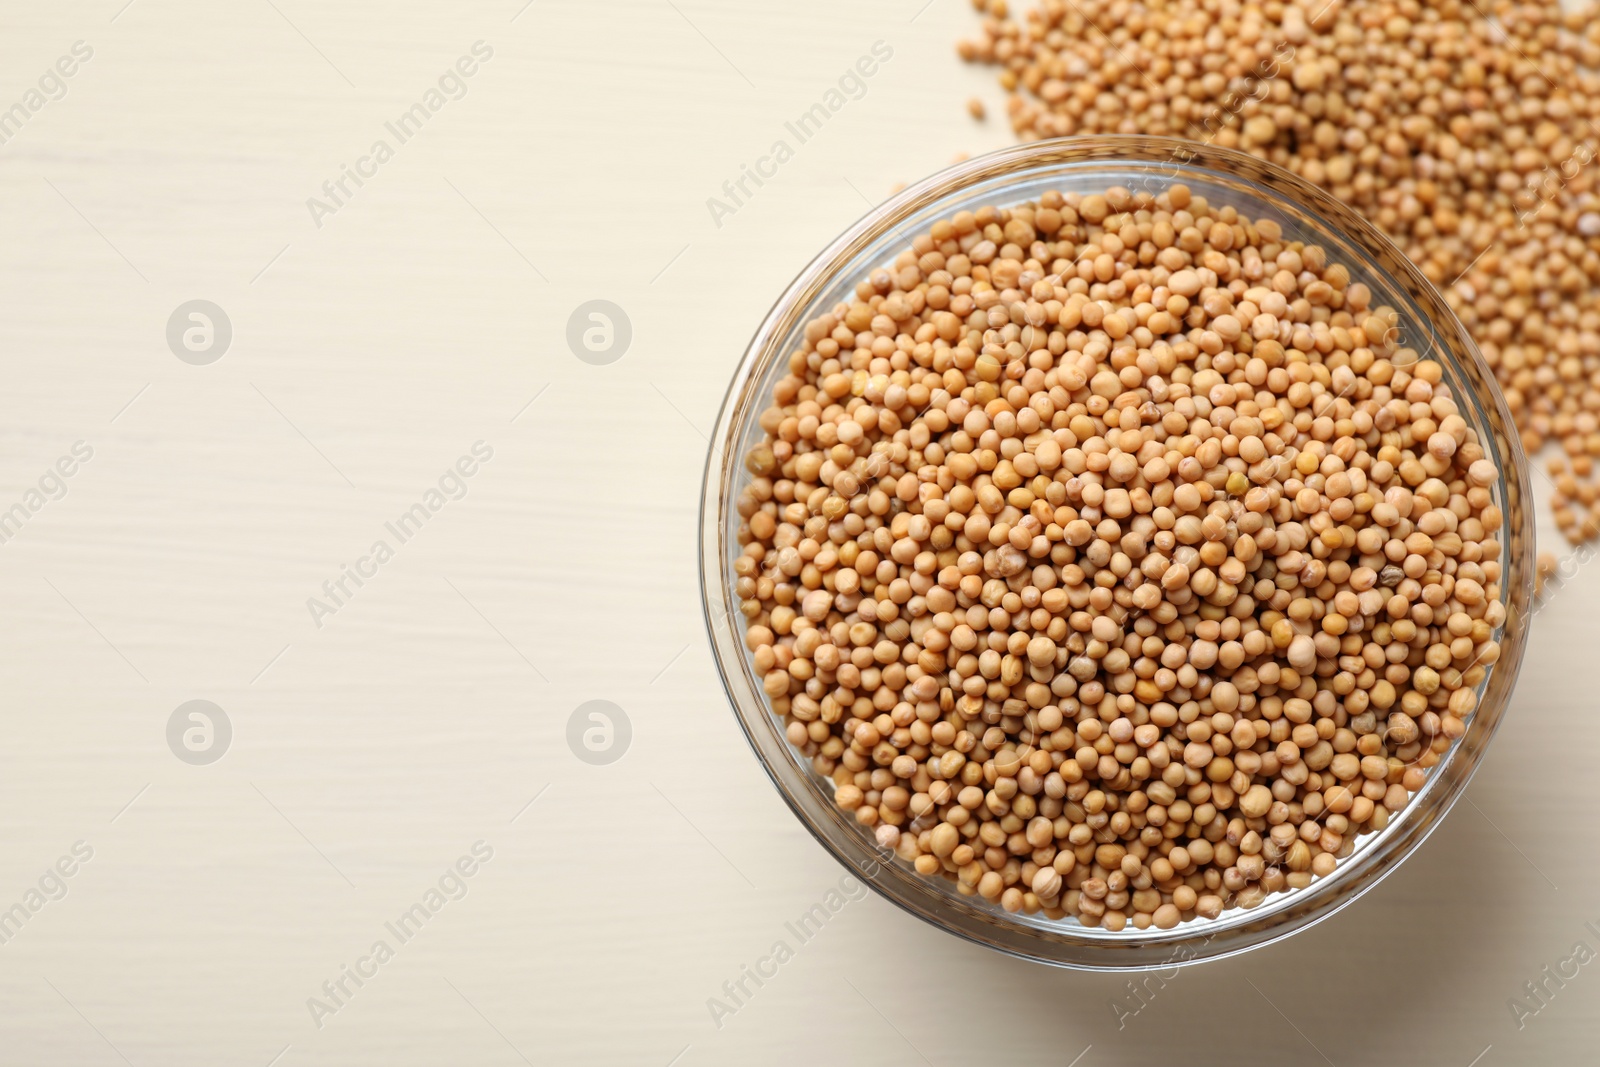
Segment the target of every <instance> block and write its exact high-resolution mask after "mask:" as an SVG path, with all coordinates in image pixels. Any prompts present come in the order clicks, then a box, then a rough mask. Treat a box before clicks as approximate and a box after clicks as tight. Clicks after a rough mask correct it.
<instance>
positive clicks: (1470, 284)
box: [959, 0, 1600, 569]
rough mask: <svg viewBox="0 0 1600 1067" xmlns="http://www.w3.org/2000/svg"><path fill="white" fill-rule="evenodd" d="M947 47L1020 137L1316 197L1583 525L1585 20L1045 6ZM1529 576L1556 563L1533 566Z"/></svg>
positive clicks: (1594, 495)
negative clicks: (1265, 179)
mask: <svg viewBox="0 0 1600 1067" xmlns="http://www.w3.org/2000/svg"><path fill="white" fill-rule="evenodd" d="M974 6H975V7H977V8H978V9H979V10H980V11H981V12H984V14H985V18H984V20H983V22H982V26H981V30H980V32H979V34H978V35H977V37H976V38H975V39H973V40H971V41H966V42H963V43H962V44H961V45H960V49H959V50H960V52H961V54H962V56H964V57H965V58H967V59H969V60H972V61H976V62H984V63H991V64H995V65H997V66H999V67H1000V68H1001V72H1000V78H1001V83H1002V85H1003V86H1004V87H1005V88H1006V89H1008V90H1011V92H1012V96H1011V100H1010V118H1011V123H1012V126H1013V128H1014V129H1015V130H1016V132H1017V134H1018V135H1020V136H1021V137H1022V138H1023V139H1024V140H1035V139H1039V138H1044V137H1054V136H1063V135H1071V134H1110V133H1145V134H1164V135H1168V136H1173V137H1182V138H1188V139H1191V140H1195V141H1200V142H1205V143H1213V144H1217V145H1221V146H1223V147H1228V148H1236V149H1242V150H1244V151H1246V152H1250V153H1252V154H1253V155H1256V156H1259V157H1261V158H1263V159H1266V160H1269V161H1271V162H1273V163H1276V164H1278V165H1279V166H1282V167H1285V168H1287V169H1288V170H1291V171H1293V172H1294V173H1296V174H1299V175H1300V176H1302V177H1304V178H1306V179H1308V180H1310V181H1312V182H1314V183H1316V184H1318V185H1320V186H1322V187H1323V188H1325V189H1327V190H1328V191H1329V192H1330V193H1332V194H1333V195H1334V196H1336V197H1338V198H1339V199H1340V200H1342V201H1344V202H1345V203H1347V204H1350V205H1351V206H1353V207H1355V208H1356V209H1358V210H1360V211H1361V212H1363V213H1364V214H1365V215H1366V216H1367V217H1368V218H1370V219H1371V220H1372V221H1373V222H1374V223H1376V224H1377V225H1378V226H1379V227H1380V228H1381V229H1383V230H1384V231H1385V232H1386V233H1387V234H1388V235H1389V236H1390V237H1392V238H1393V239H1394V240H1395V242H1396V243H1397V244H1398V245H1399V246H1400V247H1401V249H1402V250H1404V251H1405V252H1406V253H1407V255H1409V256H1410V257H1411V259H1412V260H1413V261H1414V262H1415V263H1416V264H1417V265H1418V266H1419V267H1420V268H1421V269H1422V270H1423V272H1424V273H1425V274H1427V276H1428V277H1429V278H1430V279H1431V280H1432V281H1433V282H1434V283H1435V284H1437V285H1439V286H1440V287H1441V288H1443V289H1444V291H1445V295H1446V298H1447V299H1448V300H1449V302H1450V304H1451V306H1452V307H1453V308H1454V309H1455V311H1456V313H1457V314H1458V315H1459V316H1460V318H1461V320H1462V322H1463V323H1465V325H1466V326H1467V328H1468V329H1469V330H1471V331H1472V334H1473V336H1474V338H1475V339H1476V340H1477V342H1478V345H1479V347H1480V348H1481V349H1482V350H1483V354H1484V356H1485V358H1486V359H1487V360H1488V362H1489V363H1490V365H1491V366H1493V368H1494V370H1495V374H1496V377H1497V378H1498V380H1499V382H1500V385H1501V388H1502V390H1503V391H1504V393H1505V397H1506V401H1507V404H1508V406H1509V407H1510V410H1511V413H1512V416H1513V418H1514V419H1515V421H1516V424H1517V426H1518V428H1519V430H1520V431H1521V433H1522V439H1523V444H1524V445H1525V446H1526V448H1527V450H1528V452H1529V454H1530V455H1532V454H1534V453H1537V452H1539V451H1540V450H1541V449H1543V448H1544V447H1545V446H1546V445H1547V444H1548V445H1550V446H1551V447H1550V448H1549V449H1548V450H1547V458H1546V461H1545V462H1546V464H1547V470H1548V473H1549V475H1550V479H1551V482H1552V483H1553V494H1552V497H1553V518H1554V520H1555V524H1556V526H1557V527H1558V529H1559V530H1560V531H1561V532H1562V533H1563V534H1564V535H1565V536H1566V537H1567V538H1568V539H1569V540H1571V541H1573V542H1579V541H1583V540H1586V539H1589V538H1593V537H1595V536H1596V534H1597V533H1600V469H1597V467H1596V459H1597V457H1600V191H1597V186H1596V170H1597V166H1600V163H1597V160H1596V157H1597V155H1600V74H1597V73H1596V71H1597V70H1600V22H1597V21H1596V20H1594V19H1593V17H1592V13H1591V12H1589V11H1585V12H1582V13H1574V14H1563V12H1562V10H1561V7H1560V4H1559V3H1557V2H1556V0H1535V2H1519V3H1509V2H1503V0H1502V2H1491V0H1428V2H1426V3H1423V2H1416V0H1301V2H1287V3H1286V2H1279V0H1139V2H1130V0H1042V2H1040V3H1039V4H1037V5H1036V6H1034V7H1032V8H1030V9H1029V10H1028V11H1027V13H1026V15H1025V16H1024V17H1022V18H1017V17H1015V16H1014V15H1013V14H1012V12H1011V10H1010V7H1009V5H1008V4H1007V3H1006V0H974ZM1543 563H1544V565H1545V567H1546V569H1549V568H1551V567H1553V566H1554V563H1555V559H1554V556H1547V557H1545V558H1544V560H1543Z"/></svg>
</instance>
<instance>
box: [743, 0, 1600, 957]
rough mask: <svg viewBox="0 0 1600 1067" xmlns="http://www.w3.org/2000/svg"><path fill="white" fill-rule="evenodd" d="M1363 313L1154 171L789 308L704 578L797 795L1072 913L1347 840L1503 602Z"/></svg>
mask: <svg viewBox="0 0 1600 1067" xmlns="http://www.w3.org/2000/svg"><path fill="white" fill-rule="evenodd" d="M1047 3H1048V0H1047ZM1323 73H1324V77H1325V79H1327V80H1331V79H1332V78H1333V77H1334V75H1335V72H1334V71H1331V70H1330V71H1324V72H1323ZM1288 118H1289V116H1285V117H1284V121H1285V122H1287V121H1288ZM1274 122H1275V123H1276V122H1277V120H1274ZM1255 132H1256V133H1258V134H1261V135H1262V136H1264V137H1267V138H1268V140H1271V138H1273V137H1276V136H1277V135H1278V131H1277V126H1276V125H1275V127H1274V130H1273V131H1272V132H1271V134H1270V136H1269V134H1268V131H1267V128H1266V126H1265V125H1264V124H1259V123H1258V124H1257V125H1256V127H1255ZM1269 265H1271V266H1272V267H1273V268H1275V269H1269ZM1313 297H1314V299H1313ZM1373 303H1374V297H1373V294H1372V293H1371V292H1370V291H1369V290H1368V289H1367V288H1366V287H1365V286H1364V285H1361V284H1358V283H1355V282H1353V281H1352V280H1351V275H1350V272H1349V271H1348V270H1347V269H1346V268H1345V267H1344V266H1343V265H1341V264H1338V263H1330V262H1329V256H1328V253H1327V252H1326V250H1324V249H1322V248H1320V247H1317V246H1312V245H1304V244H1301V243H1298V242H1292V241H1288V240H1286V239H1285V238H1284V237H1283V235H1282V233H1281V232H1280V231H1279V229H1278V227H1276V226H1275V225H1271V224H1270V223H1266V222H1258V221H1255V220H1252V219H1250V218H1247V217H1244V216H1242V215H1241V214H1240V213H1239V212H1238V211H1237V210H1234V209H1231V208H1221V207H1217V206H1213V205H1211V204H1209V203H1208V202H1207V201H1206V200H1205V198H1203V197H1200V196H1197V195H1194V193H1193V192H1192V191H1191V190H1189V189H1188V188H1186V187H1184V186H1182V185H1175V186H1173V187H1171V188H1170V189H1168V190H1166V191H1165V192H1163V193H1161V194H1160V195H1159V196H1152V195H1151V194H1149V193H1148V192H1139V193H1135V192H1132V191H1130V190H1127V189H1121V188H1118V189H1108V190H1105V191H1104V192H1102V193H1096V194H1093V195H1088V196H1084V195H1080V194H1077V193H1060V192H1051V193H1046V194H1044V195H1043V196H1041V197H1040V198H1039V199H1038V200H1037V201H1033V202H1030V203H1024V204H1019V205H1015V206H1012V207H1008V208H984V209H982V210H981V211H977V212H971V213H967V212H963V213H961V214H959V215H956V216H954V217H952V218H950V219H946V220H942V221H940V222H937V223H935V224H934V225H933V226H932V227H930V229H929V230H928V232H926V233H922V234H920V235H918V236H917V237H916V239H915V242H914V243H913V247H912V248H910V249H908V250H906V251H905V252H903V253H902V254H900V255H899V256H898V257H897V258H896V259H895V260H894V261H893V262H892V263H889V264H885V265H884V268H883V269H882V270H879V271H874V272H872V273H871V274H870V275H869V277H868V278H867V279H865V280H864V282H863V283H862V284H861V285H860V286H859V287H858V288H857V289H856V290H855V295H854V297H853V298H852V299H850V300H847V301H844V302H841V303H840V304H838V305H836V306H834V307H833V308H830V309H828V310H827V311H825V312H824V313H822V314H820V315H818V316H817V317H816V318H815V319H814V320H812V321H811V322H809V323H808V324H807V325H806V327H805V330H804V334H803V336H804V340H803V341H802V342H801V343H800V344H799V345H798V348H797V350H796V351H795V353H794V354H793V355H792V357H791V358H790V361H789V363H788V365H787V374H785V375H784V376H783V377H782V378H781V379H780V380H779V381H778V382H777V383H776V385H775V386H774V388H773V393H772V403H771V406H770V407H768V408H767V409H766V410H765V411H764V412H763V413H762V414H761V416H760V425H761V427H762V428H763V431H764V437H763V440H762V441H761V442H759V443H758V444H757V445H755V446H754V447H753V448H752V449H751V450H750V451H749V453H748V454H747V456H746V460H747V462H746V464H745V469H746V470H747V471H748V473H749V479H748V481H747V482H745V483H744V484H743V486H742V487H741V490H740V492H739V495H738V499H737V510H738V514H739V516H740V524H739V529H738V534H737V540H738V543H739V546H740V553H739V557H738V561H737V562H736V564H735V567H734V570H735V573H736V574H737V575H738V576H739V577H738V589H739V595H740V597H741V602H740V605H739V608H740V611H741V613H742V614H743V615H744V617H745V620H746V632H745V641H746V645H747V647H748V648H749V650H750V655H751V663H752V666H753V667H754V669H755V671H756V673H757V674H758V675H759V676H760V677H761V679H762V686H763V688H764V690H765V692H766V693H767V696H768V698H769V700H770V702H771V707H772V710H773V712H774V713H775V714H776V715H778V716H779V717H780V718H781V719H782V722H783V728H784V731H785V736H786V737H787V738H788V739H789V742H790V744H792V745H794V746H795V747H796V749H797V750H798V751H799V752H800V753H801V754H802V755H803V756H804V757H805V758H806V759H808V760H809V761H810V764H811V767H812V769H813V770H814V771H815V772H816V773H817V774H818V775H819V776H821V777H823V778H825V779H827V780H828V781H829V782H831V783H832V787H833V796H834V801H835V803H836V804H837V805H838V806H839V807H840V808H841V809H842V810H844V811H848V812H850V813H851V814H852V816H853V817H854V819H855V820H856V822H857V823H858V824H860V825H861V826H862V827H863V828H865V829H866V830H868V831H870V832H871V833H872V834H873V835H874V837H875V840H876V841H877V842H878V843H879V844H880V845H881V846H882V847H884V848H890V849H893V850H894V853H895V854H896V855H897V856H898V857H899V858H900V859H901V860H903V861H905V862H907V863H909V864H911V865H912V867H913V868H914V869H915V870H916V871H917V872H918V873H919V874H920V875H922V876H925V877H930V878H943V879H946V880H948V881H950V882H951V883H952V884H953V885H954V886H955V887H956V890H957V891H958V892H960V893H962V894H964V895H968V896H973V897H977V898H979V899H981V900H983V901H987V902H990V903H993V904H997V905H998V906H999V907H1000V908H1002V909H1004V910H1006V911H1010V912H1019V911H1020V912H1025V913H1028V914H1036V913H1041V912H1042V913H1043V914H1045V915H1046V916H1047V917H1051V918H1056V917H1060V918H1068V917H1070V918H1072V919H1074V920H1076V921H1077V922H1079V923H1083V924H1086V925H1093V926H1101V927H1103V928H1105V929H1108V930H1119V929H1123V928H1124V927H1126V926H1128V925H1131V926H1132V927H1133V928H1134V929H1140V930H1142V929H1148V928H1150V927H1152V926H1153V927H1155V928H1157V929H1170V928H1173V927H1176V926H1178V925H1179V924H1181V923H1183V922H1188V921H1192V920H1194V919H1197V918H1215V917H1216V916H1218V915H1220V914H1221V913H1222V912H1223V911H1224V910H1226V909H1228V908H1231V907H1254V906H1257V905H1259V904H1261V903H1262V902H1263V901H1265V900H1267V899H1268V898H1269V897H1270V896H1271V895H1273V894H1275V893H1281V892H1288V891H1292V890H1296V889H1302V888H1305V887H1306V886H1308V885H1310V884H1312V883H1313V882H1314V880H1315V879H1318V878H1325V877H1327V876H1328V875H1329V874H1331V873H1332V872H1333V871H1334V870H1335V869H1336V867H1337V864H1338V862H1339V860H1340V859H1341V858H1343V857H1345V856H1348V855H1349V854H1350V852H1351V850H1352V849H1353V848H1354V846H1355V842H1356V840H1357V838H1359V836H1360V835H1362V834H1364V833H1370V832H1374V831H1377V830H1381V829H1382V828H1383V827H1385V826H1387V825H1388V822H1389V819H1390V818H1391V817H1392V815H1393V814H1394V813H1395V812H1397V811H1399V810H1401V809H1402V808H1403V807H1404V806H1405V804H1406V803H1407V801H1408V798H1409V797H1410V796H1411V794H1413V793H1415V792H1416V791H1417V790H1419V789H1421V788H1422V786H1423V785H1424V784H1425V783H1426V781H1427V777H1428V772H1429V771H1430V769H1431V768H1433V767H1435V766H1437V765H1438V763H1439V761H1440V760H1441V759H1443V758H1444V756H1445V755H1446V754H1447V753H1448V752H1449V751H1450V746H1451V743H1452V741H1453V740H1454V739H1455V738H1458V737H1460V736H1461V735H1462V733H1463V732H1464V731H1465V729H1466V726H1467V722H1468V721H1469V720H1470V718H1471V715H1472V713H1473V711H1474V710H1475V708H1476V704H1477V696H1476V693H1475V687H1476V686H1478V685H1480V684H1481V683H1482V681H1483V679H1484V676H1485V671H1486V669H1487V668H1488V666H1489V665H1491V664H1493V663H1494V662H1495V660H1496V659H1497V658H1498V655H1499V646H1498V644H1497V643H1496V635H1497V634H1498V632H1499V629H1500V627H1501V625H1502V624H1503V623H1504V621H1505V616H1506V611H1505V607H1504V604H1503V601H1502V599H1501V594H1502V587H1501V583H1502V567H1503V563H1502V546H1501V544H1500V542H1499V540H1498V538H1499V537H1500V536H1501V529H1500V528H1501V526H1502V524H1503V518H1502V515H1501V513H1500V510H1499V509H1498V507H1496V506H1495V505H1494V503H1493V498H1492V495H1491V492H1490V488H1489V487H1491V486H1493V485H1494V484H1495V483H1496V482H1497V481H1498V474H1497V472H1496V471H1495V469H1494V466H1493V464H1492V463H1491V462H1490V460H1489V459H1488V457H1487V453H1486V450H1485V448H1484V446H1483V444H1482V442H1480V441H1479V440H1478V439H1477V436H1476V433H1475V431H1474V430H1473V429H1472V428H1471V427H1470V426H1469V425H1468V424H1467V422H1466V421H1465V419H1464V418H1462V417H1461V415H1460V414H1459V409H1458V406H1457V404H1456V402H1455V401H1454V399H1453V398H1452V396H1451V393H1450V390H1449V388H1448V386H1447V385H1446V384H1445V382H1444V377H1443V374H1442V368H1441V367H1440V366H1439V365H1438V364H1437V363H1436V362H1434V361H1433V360H1431V359H1429V358H1427V357H1426V356H1424V355H1420V354H1419V353H1417V352H1416V351H1414V350H1412V349H1410V348H1407V347H1405V346H1404V345H1403V344H1402V343H1401V341H1400V339H1399V338H1398V337H1397V336H1396V332H1395V331H1394V330H1393V329H1392V326H1391V324H1392V322H1393V321H1394V319H1393V316H1394V312H1393V310H1392V309H1389V308H1385V307H1377V306H1373ZM1158 309H1159V310H1158ZM1158 314H1159V315H1164V316H1165V317H1164V318H1159V319H1158V318H1157V316H1158ZM1597 328H1600V322H1597Z"/></svg>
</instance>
